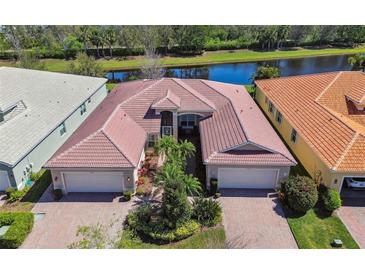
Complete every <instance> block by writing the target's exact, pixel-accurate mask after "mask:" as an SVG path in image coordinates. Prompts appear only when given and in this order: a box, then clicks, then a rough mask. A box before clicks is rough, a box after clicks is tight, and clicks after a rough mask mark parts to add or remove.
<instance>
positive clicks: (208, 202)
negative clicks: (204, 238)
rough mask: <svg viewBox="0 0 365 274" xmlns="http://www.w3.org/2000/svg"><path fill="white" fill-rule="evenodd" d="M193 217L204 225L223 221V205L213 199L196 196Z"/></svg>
mask: <svg viewBox="0 0 365 274" xmlns="http://www.w3.org/2000/svg"><path fill="white" fill-rule="evenodd" d="M192 217H193V218H194V219H196V220H197V221H198V222H199V223H200V224H201V225H203V226H214V225H216V224H218V223H220V222H221V221H222V207H221V206H220V204H219V203H218V202H217V201H214V200H213V199H204V198H196V199H194V202H193V214H192Z"/></svg>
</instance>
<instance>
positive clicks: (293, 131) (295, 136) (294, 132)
mask: <svg viewBox="0 0 365 274" xmlns="http://www.w3.org/2000/svg"><path fill="white" fill-rule="evenodd" d="M290 141H292V142H293V143H295V142H296V141H297V131H296V130H295V129H294V128H293V129H292V130H291V136H290Z"/></svg>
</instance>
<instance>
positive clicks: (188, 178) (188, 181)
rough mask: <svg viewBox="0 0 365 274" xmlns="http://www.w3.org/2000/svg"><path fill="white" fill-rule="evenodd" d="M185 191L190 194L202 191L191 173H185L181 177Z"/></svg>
mask: <svg viewBox="0 0 365 274" xmlns="http://www.w3.org/2000/svg"><path fill="white" fill-rule="evenodd" d="M183 181H184V185H185V189H186V192H187V193H189V194H190V195H191V196H194V195H197V194H199V193H201V192H202V190H203V189H202V186H201V184H200V182H199V180H198V179H197V178H196V177H193V176H192V175H191V174H189V175H185V176H184V178H183Z"/></svg>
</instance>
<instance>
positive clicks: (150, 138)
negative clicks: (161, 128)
mask: <svg viewBox="0 0 365 274" xmlns="http://www.w3.org/2000/svg"><path fill="white" fill-rule="evenodd" d="M156 141H157V135H156V134H148V140H147V146H148V147H154V146H155V144H156Z"/></svg>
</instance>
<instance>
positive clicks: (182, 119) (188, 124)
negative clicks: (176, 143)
mask: <svg viewBox="0 0 365 274" xmlns="http://www.w3.org/2000/svg"><path fill="white" fill-rule="evenodd" d="M203 117H204V116H203V115H201V114H198V113H184V114H180V115H179V116H178V129H179V135H180V134H181V135H198V134H199V121H200V120H201V119H202V118H203Z"/></svg>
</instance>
